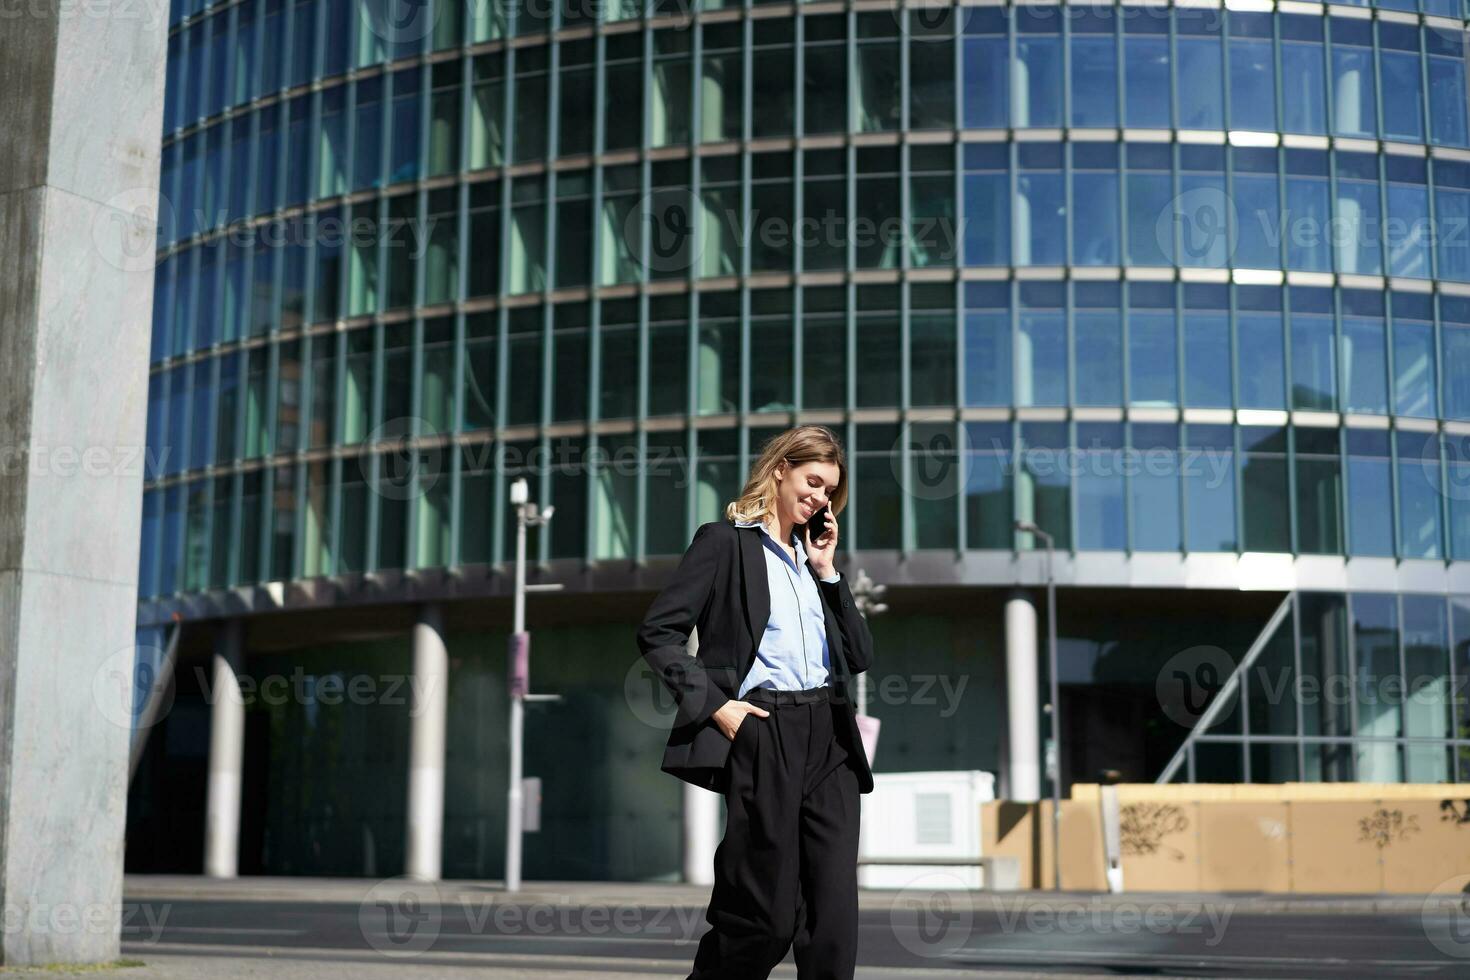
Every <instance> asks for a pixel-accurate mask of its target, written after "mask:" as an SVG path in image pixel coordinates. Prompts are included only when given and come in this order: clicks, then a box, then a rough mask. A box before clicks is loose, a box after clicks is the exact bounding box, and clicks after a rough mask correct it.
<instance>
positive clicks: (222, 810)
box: [204, 619, 245, 878]
mask: <svg viewBox="0 0 1470 980" xmlns="http://www.w3.org/2000/svg"><path fill="white" fill-rule="evenodd" d="M244 667H245V626H244V624H243V623H242V622H241V621H240V620H238V619H232V620H230V621H228V622H226V623H225V624H223V626H222V627H221V628H220V631H219V633H218V635H217V636H216V638H215V649H214V657H213V658H212V663H211V665H210V683H209V780H208V783H207V786H206V794H207V795H206V797H205V804H204V873H205V874H206V875H208V876H209V877H211V878H233V877H235V875H236V874H237V873H238V872H239V862H238V857H239V854H240V780H241V774H242V773H243V772H244V769H245V699H244V698H243V697H242V696H241V694H240V672H241V671H242V670H243V669H244Z"/></svg>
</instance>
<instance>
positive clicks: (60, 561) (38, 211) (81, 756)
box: [0, 3, 168, 966]
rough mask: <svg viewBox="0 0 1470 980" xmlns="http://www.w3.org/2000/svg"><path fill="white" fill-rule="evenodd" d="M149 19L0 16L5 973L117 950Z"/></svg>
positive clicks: (144, 301)
mask: <svg viewBox="0 0 1470 980" xmlns="http://www.w3.org/2000/svg"><path fill="white" fill-rule="evenodd" d="M165 9H166V8H161V7H160V5H158V4H140V5H136V6H134V7H133V8H132V9H130V10H127V11H124V10H122V9H121V7H120V5H116V4H106V5H101V6H98V7H94V8H91V9H88V10H82V9H81V8H80V5H78V4H62V3H38V4H27V5H25V6H23V7H17V6H14V5H12V6H9V7H7V8H5V12H4V14H0V77H3V78H4V93H5V94H4V97H3V98H0V132H3V133H4V134H5V135H4V137H0V909H3V911H4V924H3V927H0V963H3V964H5V965H6V966H26V965H31V964H41V963H47V964H51V963H105V962H109V961H113V960H116V959H117V957H118V950H119V948H120V930H121V918H122V917H121V916H119V915H117V914H116V912H117V908H118V906H119V904H120V903H121V902H122V884H123V849H124V829H125V827H126V824H127V799H128V748H129V742H130V740H131V733H132V729H133V724H134V718H135V712H136V708H135V705H134V701H133V697H132V694H133V685H134V681H135V677H136V673H135V671H136V666H135V665H136V661H137V633H136V628H137V625H138V571H139V561H138V558H139V546H140V543H141V541H142V535H141V533H140V527H141V524H142V511H143V508H142V494H143V478H144V469H145V467H144V464H143V462H142V460H141V455H140V453H139V452H138V450H140V449H141V448H142V447H143V445H144V443H145V441H146V434H147V417H148V344H149V337H150V323H151V310H152V303H153V275H154V273H153V266H154V256H155V254H156V251H157V244H158V230H159V228H158V226H159V222H158V220H157V218H156V216H157V214H158V211H159V199H158V161H159V154H160V141H159V133H160V132H161V131H162V126H163V83H164V58H165V55H166V53H167V39H168V27H167V24H166V23H165V22H164V21H165V18H164V16H163V15H164V13H165ZM155 448H156V447H155ZM99 912H100V913H102V914H101V915H100V916H99V915H98V914H97V913H99ZM68 916H69V919H70V920H69V922H68ZM37 923H41V924H45V923H50V926H49V927H44V928H38V927H34V926H35V925H36V924H37Z"/></svg>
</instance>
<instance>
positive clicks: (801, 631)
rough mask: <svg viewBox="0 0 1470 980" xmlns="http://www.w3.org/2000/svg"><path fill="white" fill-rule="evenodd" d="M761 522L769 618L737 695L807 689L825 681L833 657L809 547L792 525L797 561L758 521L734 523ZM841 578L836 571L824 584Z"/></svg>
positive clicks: (739, 525) (745, 524)
mask: <svg viewBox="0 0 1470 980" xmlns="http://www.w3.org/2000/svg"><path fill="white" fill-rule="evenodd" d="M752 525H757V526H759V527H760V529H761V543H762V544H764V545H765V557H766V582H767V583H768V584H769V586H770V591H771V618H770V619H769V620H768V621H767V622H766V632H765V635H764V636H762V637H761V640H760V644H759V645H758V646H757V647H756V651H755V661H754V662H753V663H752V664H751V665H750V670H749V671H748V672H747V673H746V675H745V679H744V680H743V681H741V683H740V693H739V694H738V695H736V696H737V697H740V698H743V697H745V692H747V691H749V690H751V689H752V688H757V687H768V688H773V689H775V690H778V691H805V690H809V689H811V688H814V687H822V686H823V685H825V684H826V683H827V676H828V672H829V669H830V667H831V663H832V661H831V658H830V656H829V654H828V651H827V620H826V617H825V616H824V614H823V612H822V594H821V591H820V590H819V589H818V588H817V582H816V579H815V578H813V576H812V574H811V570H810V569H808V568H807V565H806V560H807V558H806V549H805V548H804V547H803V546H802V543H801V535H800V534H798V533H797V531H796V529H795V528H794V527H793V528H792V532H791V540H792V543H793V544H795V545H796V561H795V563H793V562H792V561H791V556H790V555H788V554H787V553H786V550H785V549H784V548H782V547H781V546H780V545H779V544H778V543H777V542H776V539H775V538H774V537H772V536H771V532H770V529H769V528H767V527H766V526H765V525H764V524H763V523H761V522H760V521H736V522H735V526H736V527H751V526H752ZM841 578H842V573H841V572H837V573H835V574H834V575H833V576H832V577H831V578H824V579H822V581H823V582H836V581H839V580H840V579H841Z"/></svg>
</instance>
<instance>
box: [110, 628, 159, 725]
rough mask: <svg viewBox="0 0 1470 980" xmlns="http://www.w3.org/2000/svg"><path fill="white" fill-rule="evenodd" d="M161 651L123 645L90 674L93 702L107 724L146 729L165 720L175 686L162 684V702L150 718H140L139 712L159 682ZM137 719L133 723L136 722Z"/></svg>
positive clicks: (144, 645)
mask: <svg viewBox="0 0 1470 980" xmlns="http://www.w3.org/2000/svg"><path fill="white" fill-rule="evenodd" d="M163 659H164V651H163V650H162V649H161V648H160V647H157V646H153V645H147V644H139V645H137V646H132V645H129V646H126V647H123V648H121V649H119V650H117V651H115V652H114V653H112V654H110V655H109V656H108V657H107V659H105V660H103V661H102V663H100V664H98V665H97V669H96V670H95V671H94V672H93V674H92V703H93V704H94V705H96V706H97V711H98V713H100V714H101V715H102V717H103V718H104V719H106V720H107V722H108V723H109V724H112V725H116V726H117V727H118V728H121V729H124V730H127V731H131V730H132V729H133V728H134V727H135V726H136V727H138V728H146V727H149V726H151V725H153V724H156V723H157V722H158V721H159V720H161V719H163V718H165V717H167V715H168V712H169V709H170V708H171V707H172V706H173V699H174V686H173V685H172V684H165V685H164V687H163V689H162V690H161V691H160V692H159V695H160V697H162V698H163V699H164V700H163V701H162V702H161V703H160V704H159V705H158V710H156V711H155V712H154V713H153V715H152V720H151V721H150V720H149V719H148V718H145V717H141V716H140V715H139V709H141V708H142V707H143V706H144V705H145V704H147V701H148V695H149V693H150V692H151V691H152V690H153V688H154V685H155V684H157V682H158V673H159V670H160V669H161V666H162V664H163ZM135 719H136V720H135Z"/></svg>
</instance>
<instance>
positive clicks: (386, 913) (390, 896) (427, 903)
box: [357, 878, 444, 957]
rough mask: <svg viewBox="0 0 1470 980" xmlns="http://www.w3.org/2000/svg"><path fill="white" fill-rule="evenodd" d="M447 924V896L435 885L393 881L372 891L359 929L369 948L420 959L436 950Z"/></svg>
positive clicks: (364, 904) (360, 913)
mask: <svg viewBox="0 0 1470 980" xmlns="http://www.w3.org/2000/svg"><path fill="white" fill-rule="evenodd" d="M443 924H444V910H443V896H442V895H441V894H440V892H439V889H438V888H436V887H435V886H434V883H433V882H429V881H415V880H413V879H411V878H389V879H387V880H385V881H380V882H378V883H377V884H376V885H374V886H373V887H372V889H371V890H369V891H368V893H367V896H366V897H365V898H363V900H362V904H361V905H359V906H358V909H357V927H358V930H359V931H360V932H361V933H362V937H363V938H364V939H366V940H367V942H368V945H369V946H371V947H372V948H373V949H375V950H377V951H378V952H380V953H383V954H385V955H388V956H395V957H406V956H418V955H419V954H421V953H424V952H425V951H427V950H428V949H429V947H431V946H433V945H434V943H435V941H436V940H438V938H439V931H440V929H441V928H442V927H443Z"/></svg>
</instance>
